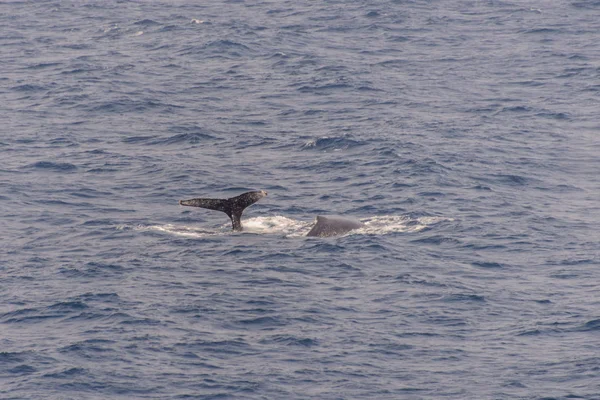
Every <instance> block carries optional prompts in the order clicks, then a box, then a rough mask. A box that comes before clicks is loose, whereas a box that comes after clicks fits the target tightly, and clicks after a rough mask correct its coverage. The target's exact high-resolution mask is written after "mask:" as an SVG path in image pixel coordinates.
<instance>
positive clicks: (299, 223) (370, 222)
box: [117, 215, 453, 238]
mask: <svg viewBox="0 0 600 400" xmlns="http://www.w3.org/2000/svg"><path fill="white" fill-rule="evenodd" d="M360 221H361V222H363V223H364V224H365V226H364V227H363V228H360V229H356V230H353V231H350V232H348V233H346V234H345V235H342V236H347V235H386V234H390V233H399V232H409V233H410V232H420V231H422V230H424V229H426V228H428V227H430V226H432V225H435V224H438V223H440V222H444V221H453V219H452V218H445V217H418V218H410V217H408V216H402V215H380V216H375V217H369V218H363V219H360ZM242 222H243V226H244V230H243V232H241V233H242V234H245V233H252V234H268V235H282V236H286V237H303V236H306V234H307V233H308V231H309V230H310V229H311V227H312V226H313V224H314V220H313V221H309V222H307V221H303V220H296V219H293V218H288V217H284V216H281V215H278V216H273V217H254V218H249V219H247V220H243V221H242ZM229 228H230V224H223V225H222V226H221V227H219V228H218V229H217V230H208V229H202V228H200V227H196V226H188V225H173V224H153V225H135V226H127V225H120V226H118V227H117V229H122V230H126V229H132V230H135V231H142V232H144V231H145V232H159V233H165V234H169V235H175V236H182V237H189V238H202V237H207V236H218V235H227V234H230V233H231V234H238V232H233V231H231V230H229Z"/></svg>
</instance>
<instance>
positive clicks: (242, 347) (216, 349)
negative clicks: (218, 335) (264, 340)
mask: <svg viewBox="0 0 600 400" xmlns="http://www.w3.org/2000/svg"><path fill="white" fill-rule="evenodd" d="M175 347H181V348H183V349H184V350H185V351H198V352H201V353H215V354H235V355H239V354H244V353H247V352H248V351H249V350H250V345H248V343H246V342H245V341H244V340H242V339H234V340H215V341H211V340H192V341H186V342H183V343H177V344H175Z"/></svg>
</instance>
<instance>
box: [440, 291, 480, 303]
mask: <svg viewBox="0 0 600 400" xmlns="http://www.w3.org/2000/svg"><path fill="white" fill-rule="evenodd" d="M442 301H444V302H461V303H462V302H471V301H474V302H478V303H480V302H485V297H484V296H480V295H477V294H463V293H457V294H451V295H448V296H444V297H443V298H442Z"/></svg>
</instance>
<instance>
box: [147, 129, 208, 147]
mask: <svg viewBox="0 0 600 400" xmlns="http://www.w3.org/2000/svg"><path fill="white" fill-rule="evenodd" d="M214 139H215V137H214V136H211V135H208V134H205V133H198V132H196V133H181V134H178V135H174V136H170V137H168V138H163V139H155V140H153V141H150V142H149V143H148V144H150V145H174V144H181V143H187V144H198V143H202V142H205V141H207V140H214Z"/></svg>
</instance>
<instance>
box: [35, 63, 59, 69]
mask: <svg viewBox="0 0 600 400" xmlns="http://www.w3.org/2000/svg"><path fill="white" fill-rule="evenodd" d="M62 65H63V64H62V63H58V62H46V63H38V64H33V65H29V66H27V69H33V70H36V69H44V68H50V67H58V66H62Z"/></svg>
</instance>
